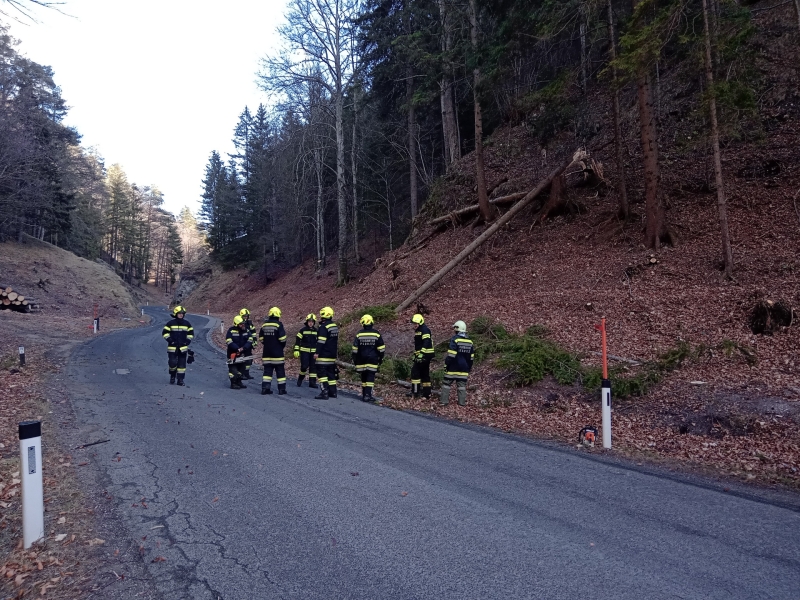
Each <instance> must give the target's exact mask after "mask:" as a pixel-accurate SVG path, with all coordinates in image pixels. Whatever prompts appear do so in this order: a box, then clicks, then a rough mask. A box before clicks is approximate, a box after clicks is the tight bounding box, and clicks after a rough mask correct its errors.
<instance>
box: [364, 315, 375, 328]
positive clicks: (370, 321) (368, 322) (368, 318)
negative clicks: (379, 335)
mask: <svg viewBox="0 0 800 600" xmlns="http://www.w3.org/2000/svg"><path fill="white" fill-rule="evenodd" d="M373 323H375V319H373V318H372V315H364V316H363V317H361V324H362V325H364V326H366V325H372V324H373Z"/></svg>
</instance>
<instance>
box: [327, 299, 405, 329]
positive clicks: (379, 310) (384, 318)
mask: <svg viewBox="0 0 800 600" xmlns="http://www.w3.org/2000/svg"><path fill="white" fill-rule="evenodd" d="M396 307H397V304H377V305H375V306H365V307H363V308H358V309H356V310H353V311H351V312H349V313H347V314H346V315H344V316H343V317H342V318H341V319H338V321H337V322H338V324H339V326H340V327H347V326H348V325H350V324H351V323H356V322H358V321H360V320H361V317H363V316H364V315H372V318H373V319H375V322H376V323H386V322H389V321H394V320H396V319H397V313H396V312H395V310H394V309H395V308H396Z"/></svg>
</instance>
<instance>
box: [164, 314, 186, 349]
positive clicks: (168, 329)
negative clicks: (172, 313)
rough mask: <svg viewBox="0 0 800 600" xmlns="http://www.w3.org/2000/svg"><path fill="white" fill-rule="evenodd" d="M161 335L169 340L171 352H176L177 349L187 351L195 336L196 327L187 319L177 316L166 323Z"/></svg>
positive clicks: (168, 347) (168, 346) (168, 344)
mask: <svg viewBox="0 0 800 600" xmlns="http://www.w3.org/2000/svg"><path fill="white" fill-rule="evenodd" d="M161 335H162V337H163V338H164V339H165V340H167V350H168V351H169V352H175V350H179V351H181V352H185V351H186V349H187V348H188V347H189V344H191V343H192V338H194V329H193V328H192V325H191V323H189V321H187V320H186V319H178V318H175V319H172V320H171V321H170V322H169V323H167V324H166V325H164V329H163V330H162V331H161Z"/></svg>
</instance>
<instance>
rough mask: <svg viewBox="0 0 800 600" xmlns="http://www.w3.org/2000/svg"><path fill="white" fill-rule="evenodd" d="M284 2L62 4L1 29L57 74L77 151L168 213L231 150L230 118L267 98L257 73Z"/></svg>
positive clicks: (98, 0) (190, 201) (194, 200)
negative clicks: (114, 169)
mask: <svg viewBox="0 0 800 600" xmlns="http://www.w3.org/2000/svg"><path fill="white" fill-rule="evenodd" d="M285 4H286V0H260V1H259V0H228V1H226V2H221V1H216V2H211V1H207V0H193V1H190V0H64V4H63V5H62V6H61V7H60V8H61V10H62V12H63V13H65V14H60V13H58V12H56V11H53V10H46V9H37V10H35V11H34V15H35V17H36V19H37V21H38V22H36V23H31V22H28V21H24V20H23V23H14V22H12V23H11V34H12V35H13V36H14V37H15V38H17V39H18V40H20V42H21V44H20V45H19V46H18V48H17V50H18V52H20V53H21V54H24V55H26V56H27V57H28V58H30V59H31V60H34V61H35V62H37V63H39V64H43V65H50V66H51V67H52V68H53V70H54V71H55V81H56V84H57V85H59V86H60V87H61V89H62V95H63V97H64V99H65V100H66V101H67V104H68V106H70V110H69V114H68V116H67V119H66V124H67V125H71V126H74V127H75V128H76V129H77V130H78V132H80V133H81V134H82V136H83V141H82V143H83V145H84V146H87V147H88V146H96V147H97V149H98V151H99V153H100V154H101V156H103V157H104V159H105V163H106V166H110V165H112V164H114V163H119V164H121V165H122V166H123V168H124V170H125V172H126V173H127V174H128V177H129V179H130V181H131V182H133V183H137V184H140V185H155V186H157V187H158V188H159V189H160V190H161V191H162V192H163V193H164V197H165V203H166V208H167V209H168V210H171V211H173V212H176V213H177V212H178V211H179V210H180V209H181V208H182V207H183V206H187V205H188V206H189V207H190V208H191V209H192V210H193V211H196V210H197V208H198V206H199V202H200V194H201V190H202V186H201V181H202V179H203V174H204V170H205V165H206V163H207V162H208V157H209V156H210V154H211V151H212V150H218V151H220V152H222V153H223V156H225V154H224V153H227V152H230V151H232V144H231V142H230V140H231V138H232V137H233V129H234V127H235V126H236V121H237V119H238V117H239V114H240V113H241V112H242V110H243V109H244V107H245V106H250V107H251V110H253V109H255V107H257V106H258V104H259V102H266V100H267V99H266V97H265V96H264V95H263V93H261V92H260V91H259V90H258V87H257V85H256V83H255V79H256V75H255V74H256V71H257V70H258V65H259V59H260V58H262V57H263V56H264V55H265V54H267V53H268V52H269V51H271V50H272V48H273V47H274V46H275V44H276V42H277V36H276V34H275V27H276V25H277V24H278V23H279V22H280V21H281V19H282V16H283V13H284V7H285ZM5 9H6V10H8V7H7V6H6V7H5ZM226 158H227V157H226Z"/></svg>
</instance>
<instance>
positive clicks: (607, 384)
mask: <svg viewBox="0 0 800 600" xmlns="http://www.w3.org/2000/svg"><path fill="white" fill-rule="evenodd" d="M594 327H595V329H597V330H598V331H599V332H600V337H601V339H602V344H603V352H602V355H603V382H602V384H601V386H600V400H601V402H602V405H603V448H611V381H610V380H609V379H608V354H607V352H606V318H605V317H603V318H602V319H601V320H600V325H595V326H594Z"/></svg>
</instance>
